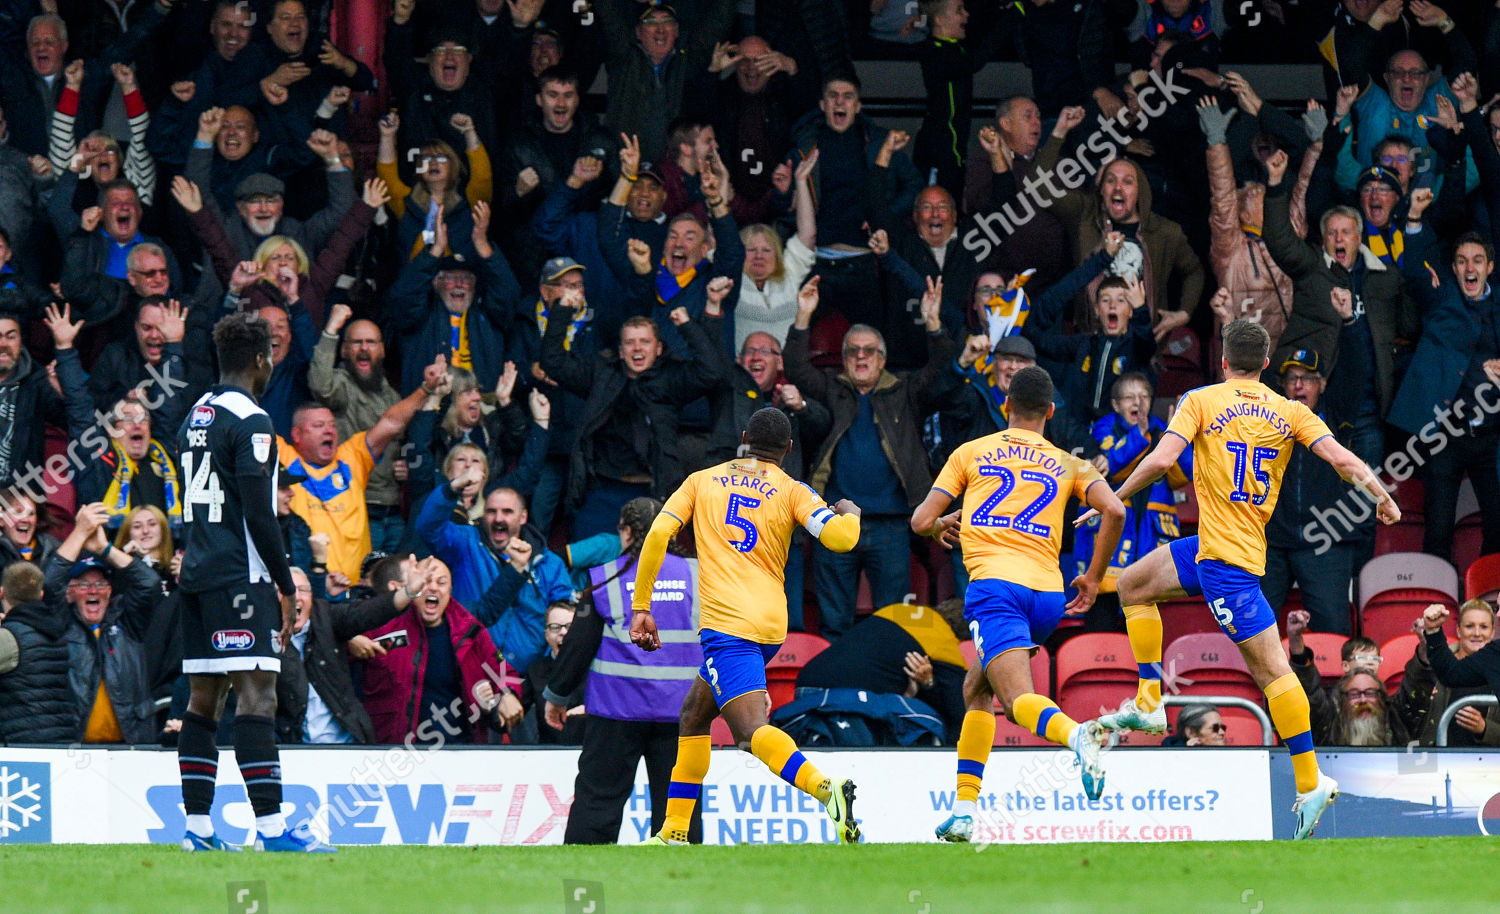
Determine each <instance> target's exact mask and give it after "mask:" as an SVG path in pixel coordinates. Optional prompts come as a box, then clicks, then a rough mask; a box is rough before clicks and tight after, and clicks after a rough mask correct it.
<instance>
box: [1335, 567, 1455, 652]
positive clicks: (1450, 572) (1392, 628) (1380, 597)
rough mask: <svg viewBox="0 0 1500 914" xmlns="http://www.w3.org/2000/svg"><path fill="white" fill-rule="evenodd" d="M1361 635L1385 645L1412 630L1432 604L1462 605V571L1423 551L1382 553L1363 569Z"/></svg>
mask: <svg viewBox="0 0 1500 914" xmlns="http://www.w3.org/2000/svg"><path fill="white" fill-rule="evenodd" d="M1359 601H1360V610H1359V618H1360V624H1359V629H1360V634H1362V635H1364V636H1365V637H1366V638H1369V639H1370V640H1371V641H1374V642H1375V643H1376V644H1384V643H1385V642H1387V641H1389V640H1390V639H1392V638H1394V637H1396V636H1397V635H1402V634H1406V633H1407V632H1409V631H1411V624H1412V621H1413V620H1414V619H1416V618H1417V617H1418V616H1420V615H1421V614H1422V610H1423V609H1424V608H1425V607H1426V606H1427V605H1428V604H1430V603H1442V604H1444V605H1446V606H1448V607H1449V608H1450V609H1456V608H1457V607H1458V572H1457V571H1456V570H1454V568H1453V566H1452V565H1450V564H1448V563H1447V562H1445V561H1444V560H1442V559H1440V558H1437V557H1436V556H1431V555H1427V554H1426V553H1421V552H1397V553H1392V554H1390V555H1379V556H1376V557H1375V558H1373V559H1371V560H1370V561H1368V562H1366V563H1365V567H1364V568H1362V569H1360V572H1359Z"/></svg>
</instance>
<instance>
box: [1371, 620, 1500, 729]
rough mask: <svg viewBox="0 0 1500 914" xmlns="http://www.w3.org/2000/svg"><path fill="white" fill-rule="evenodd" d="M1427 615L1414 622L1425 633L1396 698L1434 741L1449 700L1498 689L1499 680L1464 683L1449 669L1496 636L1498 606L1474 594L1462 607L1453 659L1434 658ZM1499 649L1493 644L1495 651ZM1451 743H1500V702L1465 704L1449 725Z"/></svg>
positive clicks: (1400, 711) (1401, 711) (1410, 724)
mask: <svg viewBox="0 0 1500 914" xmlns="http://www.w3.org/2000/svg"><path fill="white" fill-rule="evenodd" d="M1434 605H1437V604H1434ZM1429 609H1431V607H1429ZM1424 616H1425V613H1424ZM1423 621H1424V620H1423V619H1418V620H1417V621H1416V623H1415V624H1414V625H1413V626H1412V628H1413V629H1414V630H1416V631H1417V638H1418V639H1419V640H1418V641H1417V652H1416V653H1415V654H1413V655H1412V658H1411V660H1409V661H1407V664H1406V674H1405V675H1404V676H1403V677H1402V679H1401V687H1400V688H1399V689H1397V690H1396V694H1395V695H1394V696H1393V697H1392V700H1393V702H1394V704H1395V707H1396V713H1397V715H1398V716H1400V717H1401V718H1402V720H1404V721H1405V722H1406V725H1407V728H1408V729H1409V730H1410V732H1411V733H1412V735H1414V736H1417V741H1418V742H1420V743H1421V744H1422V745H1424V746H1434V745H1437V728H1438V721H1440V720H1441V719H1442V717H1443V712H1444V711H1446V710H1447V709H1448V706H1449V705H1451V704H1453V703H1454V702H1455V701H1458V700H1459V699H1460V698H1467V697H1469V696H1471V695H1493V694H1494V691H1493V686H1485V685H1473V684H1470V683H1464V684H1460V681H1461V680H1457V681H1456V679H1457V678H1456V677H1454V676H1452V675H1451V674H1449V675H1445V674H1446V673H1449V669H1450V668H1451V667H1452V666H1453V665H1454V664H1455V663H1457V662H1459V661H1463V660H1467V659H1468V658H1470V657H1472V656H1474V655H1475V654H1477V653H1479V652H1480V651H1482V650H1484V649H1485V646H1486V645H1488V644H1490V643H1491V642H1492V641H1493V640H1494V638H1495V608H1494V607H1493V606H1491V605H1490V604H1489V603H1487V602H1486V601H1484V600H1469V601H1468V602H1466V603H1464V605H1462V606H1460V607H1459V608H1458V641H1457V642H1455V643H1453V644H1450V645H1448V648H1447V650H1448V653H1449V654H1450V655H1451V656H1452V658H1453V659H1452V660H1450V661H1448V662H1447V663H1434V662H1432V657H1431V656H1430V655H1429V651H1431V650H1433V648H1432V647H1431V646H1429V645H1428V643H1427V641H1426V640H1425V639H1424V638H1423V637H1422V628H1423V625H1422V623H1423ZM1437 631H1439V632H1441V631H1442V629H1441V628H1438V629H1437ZM1445 640H1446V639H1445ZM1496 650H1497V649H1496V648H1490V651H1491V652H1492V653H1493V652H1495V651H1496ZM1448 745H1450V746H1500V706H1495V707H1490V708H1488V709H1485V708H1479V707H1467V708H1460V709H1459V710H1458V713H1457V714H1455V715H1454V717H1453V723H1451V724H1449V725H1448Z"/></svg>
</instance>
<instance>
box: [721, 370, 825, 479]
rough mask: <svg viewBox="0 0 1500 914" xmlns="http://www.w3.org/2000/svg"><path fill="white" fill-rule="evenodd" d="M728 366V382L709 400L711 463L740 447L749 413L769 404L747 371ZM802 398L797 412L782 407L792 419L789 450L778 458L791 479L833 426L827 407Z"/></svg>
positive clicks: (726, 456)
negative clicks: (782, 458) (785, 455)
mask: <svg viewBox="0 0 1500 914" xmlns="http://www.w3.org/2000/svg"><path fill="white" fill-rule="evenodd" d="M725 361H726V362H727V361H728V359H727V358H726V359H725ZM727 370H728V372H729V383H727V384H725V385H724V386H723V387H721V388H719V392H718V393H717V394H715V395H714V396H713V398H712V400H711V401H710V406H711V407H712V415H713V425H712V431H710V432H709V436H708V455H707V459H708V460H709V461H710V462H711V463H721V462H723V461H725V460H729V459H731V458H732V457H734V456H735V453H736V452H737V451H738V450H739V447H740V434H741V433H742V432H744V430H745V426H747V425H748V424H749V423H750V417H751V416H752V415H754V414H755V411H756V410H758V409H761V408H763V407H766V406H770V405H771V397H770V395H768V394H766V393H764V392H763V391H761V389H760V388H759V387H757V386H756V384H755V380H754V379H753V378H751V377H750V372H748V371H746V370H745V369H744V368H742V367H740V366H739V365H738V364H732V363H731V364H730V365H728V366H727ZM802 400H803V402H804V403H806V404H807V405H806V406H805V407H804V408H803V410H802V412H800V413H798V412H793V411H792V410H790V409H787V408H786V407H784V406H783V407H781V411H782V412H784V413H786V417H787V418H788V419H790V420H791V421H792V452H791V453H790V454H788V455H787V457H786V459H785V460H783V461H782V462H781V468H782V469H783V470H786V472H787V475H788V476H791V477H792V478H793V479H801V478H802V474H803V472H804V471H805V470H806V469H807V458H808V455H810V454H816V453H817V452H818V446H819V445H821V444H822V443H823V437H824V436H825V435H827V434H828V430H829V429H830V428H832V427H833V415H832V414H831V413H829V412H828V407H826V406H824V405H823V404H822V403H821V402H819V401H817V400H814V399H813V398H812V397H809V396H807V395H805V394H804V395H803V397H802Z"/></svg>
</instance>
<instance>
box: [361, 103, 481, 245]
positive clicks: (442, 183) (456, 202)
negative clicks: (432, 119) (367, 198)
mask: <svg viewBox="0 0 1500 914" xmlns="http://www.w3.org/2000/svg"><path fill="white" fill-rule="evenodd" d="M449 123H451V124H452V125H453V126H454V127H455V128H456V129H458V130H459V131H461V132H462V133H463V135H464V154H465V156H466V160H465V159H460V158H459V156H458V153H457V152H455V151H454V149H453V147H452V146H449V145H448V144H447V143H445V142H443V141H442V140H437V139H433V140H428V141H427V142H425V143H423V144H422V145H421V146H420V147H419V148H418V150H417V160H416V170H417V177H418V178H419V179H420V180H418V181H417V182H416V186H415V187H409V186H408V185H407V184H406V182H405V181H402V180H401V163H400V161H399V160H398V158H397V155H396V133H397V131H398V130H400V129H401V117H400V115H398V114H396V113H395V112H394V111H393V112H391V113H390V114H387V115H386V116H385V117H383V118H381V119H380V149H379V152H378V153H377V155H376V161H375V173H376V174H377V175H379V176H380V177H381V178H382V179H383V180H384V181H385V183H386V184H387V185H388V186H389V187H390V189H391V212H392V213H393V214H395V216H396V218H398V219H400V220H401V224H400V226H399V227H398V228H397V231H396V246H397V250H401V251H405V252H406V253H407V259H408V260H409V259H411V258H413V257H416V256H417V254H418V253H419V252H420V251H421V250H422V248H423V246H425V245H430V244H433V243H434V242H435V240H436V237H437V222H438V220H443V221H444V222H445V223H447V227H448V237H449V238H450V239H467V238H468V237H469V235H470V234H471V233H472V232H473V231H474V217H473V215H472V213H471V210H470V207H472V206H473V205H474V204H475V203H480V202H484V203H489V202H490V198H491V197H493V196H494V194H495V186H494V176H493V174H492V172H491V167H490V155H489V152H488V151H487V150H486V149H485V148H484V144H483V143H481V142H480V141H479V134H478V132H477V131H476V130H475V129H474V120H473V118H471V117H469V116H468V115H467V114H455V115H453V117H452V119H451V120H450V121H449ZM442 253H443V254H444V255H448V254H452V253H454V252H453V251H452V250H451V249H450V250H445V251H443V252H442ZM465 253H468V252H465Z"/></svg>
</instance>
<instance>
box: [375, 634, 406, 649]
mask: <svg viewBox="0 0 1500 914" xmlns="http://www.w3.org/2000/svg"><path fill="white" fill-rule="evenodd" d="M375 643H376V644H378V645H380V646H381V647H383V648H385V649H386V650H388V651H389V650H393V649H394V648H398V647H406V646H407V645H408V644H410V643H411V640H410V639H409V638H407V637H406V629H404V628H403V629H401V630H400V631H395V632H386V633H385V634H383V635H381V636H380V637H378V638H376V639H375Z"/></svg>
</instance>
